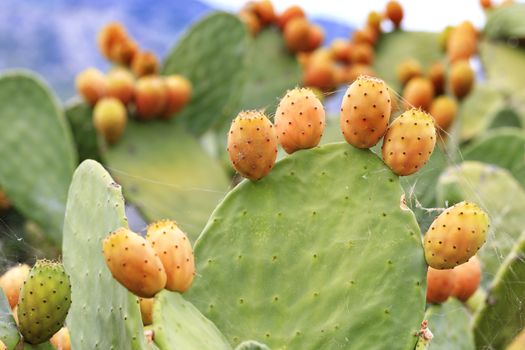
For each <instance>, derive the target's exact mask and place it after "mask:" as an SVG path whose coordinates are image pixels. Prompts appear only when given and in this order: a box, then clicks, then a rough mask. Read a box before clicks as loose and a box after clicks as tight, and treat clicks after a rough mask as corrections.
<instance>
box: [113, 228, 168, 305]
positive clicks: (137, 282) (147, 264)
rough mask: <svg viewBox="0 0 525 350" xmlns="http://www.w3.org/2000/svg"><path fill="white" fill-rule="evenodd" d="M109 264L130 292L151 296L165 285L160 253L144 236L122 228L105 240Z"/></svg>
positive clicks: (144, 296) (115, 275)
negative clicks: (158, 253)
mask: <svg viewBox="0 0 525 350" xmlns="http://www.w3.org/2000/svg"><path fill="white" fill-rule="evenodd" d="M103 252H104V257H105V259H106V264H107V266H108V268H109V270H110V271H111V274H112V275H113V277H114V278H115V279H116V280H117V281H119V282H120V283H121V284H122V285H123V286H124V287H126V288H127V289H128V290H129V291H130V292H131V293H133V294H135V295H137V296H139V297H142V298H151V297H153V296H154V295H155V294H157V293H158V292H160V291H161V290H162V289H163V288H164V286H165V285H166V272H165V271H164V266H162V262H161V261H160V258H159V256H158V255H157V253H156V252H155V250H154V249H153V248H152V247H151V245H150V244H149V242H147V241H146V240H145V239H144V238H143V237H141V236H139V235H138V234H136V233H134V232H132V231H131V230H129V229H127V228H124V227H121V228H119V229H118V230H116V231H115V232H113V233H111V234H110V235H109V236H108V237H106V239H104V243H103Z"/></svg>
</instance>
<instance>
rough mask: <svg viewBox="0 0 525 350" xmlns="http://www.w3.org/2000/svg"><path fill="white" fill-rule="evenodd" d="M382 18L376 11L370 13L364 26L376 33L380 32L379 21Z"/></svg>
mask: <svg viewBox="0 0 525 350" xmlns="http://www.w3.org/2000/svg"><path fill="white" fill-rule="evenodd" d="M382 20H383V16H381V14H380V13H379V12H377V11H372V12H370V13H369V14H368V16H367V17H366V24H367V25H368V26H370V27H371V28H373V29H375V30H376V31H377V32H378V33H379V32H381V21H382Z"/></svg>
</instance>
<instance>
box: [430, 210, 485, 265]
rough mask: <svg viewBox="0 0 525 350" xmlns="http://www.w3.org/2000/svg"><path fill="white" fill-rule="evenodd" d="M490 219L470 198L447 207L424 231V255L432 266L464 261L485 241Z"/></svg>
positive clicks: (462, 262)
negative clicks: (425, 231)
mask: <svg viewBox="0 0 525 350" xmlns="http://www.w3.org/2000/svg"><path fill="white" fill-rule="evenodd" d="M489 227H490V220H489V216H488V215H487V213H485V212H484V211H483V209H481V208H480V207H479V206H477V205H476V204H474V203H471V202H460V203H457V204H455V205H454V206H452V207H450V208H448V209H446V210H445V211H444V212H442V213H441V214H439V216H438V217H437V218H436V219H435V220H434V222H433V223H432V225H430V227H429V228H428V231H427V233H426V234H425V237H424V238H423V239H424V247H425V259H426V260H427V263H428V265H430V266H432V267H433V268H435V269H451V268H453V267H455V266H458V265H461V264H464V263H466V262H467V261H468V260H469V259H470V258H471V257H472V256H474V254H476V253H477V251H478V250H479V249H480V248H481V247H482V246H483V244H484V243H485V240H486V237H487V234H488V230H489Z"/></svg>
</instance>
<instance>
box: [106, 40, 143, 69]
mask: <svg viewBox="0 0 525 350" xmlns="http://www.w3.org/2000/svg"><path fill="white" fill-rule="evenodd" d="M138 52H139V45H138V44H137V43H136V42H135V41H134V40H133V39H130V38H126V39H125V40H120V41H118V42H116V43H115V44H114V45H113V46H112V47H111V53H110V57H111V58H110V59H111V61H113V62H115V63H116V64H119V65H122V66H124V67H129V66H130V65H131V62H133V59H134V58H135V56H136V55H137V53H138Z"/></svg>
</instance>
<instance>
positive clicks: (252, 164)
mask: <svg viewBox="0 0 525 350" xmlns="http://www.w3.org/2000/svg"><path fill="white" fill-rule="evenodd" d="M227 151H228V154H229V157H230V161H231V162H232V165H233V167H234V168H235V170H237V171H238V172H239V174H241V175H242V176H244V177H246V178H248V179H250V180H253V181H256V180H260V179H261V178H263V177H264V176H266V175H267V174H268V173H269V172H270V170H272V168H273V166H274V164H275V159H276V158H277V135H276V133H275V128H274V126H273V124H272V123H271V122H270V120H268V118H267V117H266V115H264V113H263V112H261V111H243V112H240V113H239V114H238V115H237V117H236V118H235V119H234V120H233V122H232V124H231V127H230V131H229V132H228V148H227Z"/></svg>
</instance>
